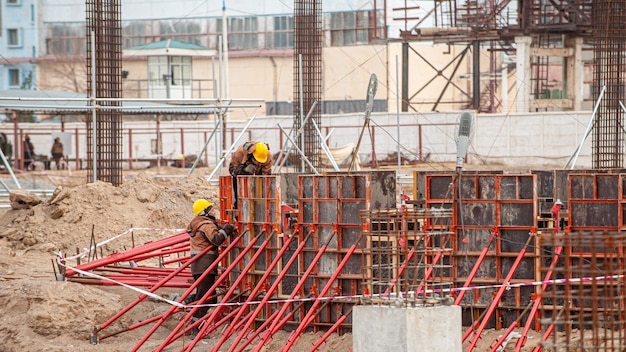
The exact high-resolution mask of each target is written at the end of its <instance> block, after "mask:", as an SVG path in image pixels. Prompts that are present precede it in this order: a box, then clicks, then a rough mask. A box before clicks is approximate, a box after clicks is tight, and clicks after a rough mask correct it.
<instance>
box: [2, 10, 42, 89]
mask: <svg viewBox="0 0 626 352" xmlns="http://www.w3.org/2000/svg"><path fill="white" fill-rule="evenodd" d="M41 1H42V0H2V1H0V29H1V30H0V89H36V88H37V85H36V81H37V76H36V68H35V63H34V61H35V59H36V58H37V56H38V52H39V32H38V28H39V24H40V12H39V10H40V9H41V6H40V5H41Z"/></svg>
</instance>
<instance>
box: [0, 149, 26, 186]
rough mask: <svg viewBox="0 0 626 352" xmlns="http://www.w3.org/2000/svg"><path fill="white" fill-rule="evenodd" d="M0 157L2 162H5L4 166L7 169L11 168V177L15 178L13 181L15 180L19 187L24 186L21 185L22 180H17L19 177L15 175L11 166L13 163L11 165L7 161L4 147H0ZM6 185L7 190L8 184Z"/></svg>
mask: <svg viewBox="0 0 626 352" xmlns="http://www.w3.org/2000/svg"><path fill="white" fill-rule="evenodd" d="M0 157H2V163H4V167H5V168H6V169H7V170H9V174H11V178H12V179H13V182H15V185H16V186H17V188H22V186H21V185H20V182H19V181H18V180H17V177H15V174H14V173H13V169H12V168H11V165H9V162H8V161H7V157H6V156H5V155H4V152H3V151H2V149H0ZM3 185H4V183H3ZM4 187H5V188H6V189H7V191H8V190H9V189H8V188H7V187H6V185H4Z"/></svg>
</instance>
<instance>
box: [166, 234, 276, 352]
mask: <svg viewBox="0 0 626 352" xmlns="http://www.w3.org/2000/svg"><path fill="white" fill-rule="evenodd" d="M247 232H248V231H245V232H244V233H247ZM263 233H264V232H260V233H259V234H258V235H257V236H255V237H254V238H253V239H252V240H250V243H248V245H247V246H246V247H245V248H244V249H243V250H242V251H241V252H240V253H239V255H238V256H237V258H235V259H234V260H233V262H232V263H231V264H230V265H229V266H228V268H226V270H225V271H224V272H223V273H222V274H221V275H220V276H219V277H218V278H217V279H216V280H215V283H214V284H213V286H211V288H210V289H209V290H208V291H207V293H205V295H204V296H203V297H201V298H200V299H199V300H198V301H197V303H196V304H204V302H206V301H208V300H209V299H210V298H211V297H212V294H213V293H214V292H215V290H216V289H217V287H219V285H220V284H221V283H222V282H223V281H224V280H226V279H227V278H228V274H229V273H230V272H232V271H233V270H234V269H235V268H236V267H237V265H239V263H240V262H241V261H242V260H244V258H245V256H246V255H247V254H248V252H250V250H251V249H252V247H253V246H254V245H255V244H256V242H257V241H258V239H259V236H260V235H261V234H263ZM242 235H243V234H242ZM242 235H240V236H239V237H237V239H241V237H242ZM229 247H230V246H229ZM227 253H228V252H227V251H224V252H223V253H222V255H226V254H227ZM220 260H221V256H220V257H218V259H217V260H215V262H213V264H211V266H210V267H209V268H207V269H206V270H205V272H204V273H203V274H202V276H201V277H200V278H199V279H198V282H199V281H202V279H203V278H204V276H205V275H208V274H209V273H210V272H211V271H212V270H213V269H214V268H215V267H216V266H217V264H219V262H220ZM196 298H197V297H196ZM199 308H200V307H199V306H196V307H193V308H192V309H191V311H189V313H187V315H186V316H185V317H183V319H181V321H180V322H179V323H178V325H177V326H176V327H175V328H174V330H172V332H171V333H170V335H169V336H168V337H167V338H166V339H165V341H163V343H161V345H159V347H158V348H157V349H155V352H158V351H162V350H163V349H164V348H165V347H166V346H167V345H169V344H170V343H172V341H173V340H174V339H173V337H174V336H175V335H176V334H177V333H178V331H179V330H180V329H181V328H183V327H184V325H185V324H186V323H187V322H188V321H189V319H191V317H193V315H194V314H195V313H196V311H197V310H198V309H199ZM198 335H200V334H198ZM196 343H197V341H196Z"/></svg>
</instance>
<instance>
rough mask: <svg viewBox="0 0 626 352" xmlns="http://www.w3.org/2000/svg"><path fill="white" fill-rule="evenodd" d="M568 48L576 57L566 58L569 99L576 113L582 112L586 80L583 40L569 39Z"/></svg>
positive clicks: (578, 38)
mask: <svg viewBox="0 0 626 352" xmlns="http://www.w3.org/2000/svg"><path fill="white" fill-rule="evenodd" d="M565 45H566V46H567V47H568V48H573V49H574V55H572V56H569V57H567V58H566V65H567V66H566V71H565V75H566V76H565V79H566V82H565V83H566V87H567V99H571V100H572V103H573V105H572V108H573V109H574V111H580V110H581V108H582V107H581V103H582V101H583V80H584V77H583V76H584V64H583V60H582V55H583V38H580V37H577V38H568V39H567V40H566V41H565Z"/></svg>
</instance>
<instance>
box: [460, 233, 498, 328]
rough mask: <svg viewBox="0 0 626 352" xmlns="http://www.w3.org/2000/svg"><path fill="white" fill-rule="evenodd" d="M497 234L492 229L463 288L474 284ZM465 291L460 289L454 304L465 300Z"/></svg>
mask: <svg viewBox="0 0 626 352" xmlns="http://www.w3.org/2000/svg"><path fill="white" fill-rule="evenodd" d="M495 235H496V232H495V231H492V232H491V237H490V238H489V242H488V243H487V245H486V246H485V247H484V248H483V250H482V251H481V252H480V255H479V256H478V259H476V263H474V267H473V268H472V271H471V272H470V274H469V276H468V277H467V279H466V280H465V283H464V284H463V288H464V289H466V288H468V287H470V285H471V284H472V280H474V277H475V276H476V274H477V273H478V269H480V265H481V264H482V262H483V261H484V260H485V257H487V253H488V252H489V247H490V246H491V242H493V239H494V238H495ZM465 292H467V291H466V290H460V291H459V295H458V296H456V299H455V300H454V304H455V305H457V306H458V305H460V304H461V301H462V300H463V296H465ZM464 340H465V339H464Z"/></svg>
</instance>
